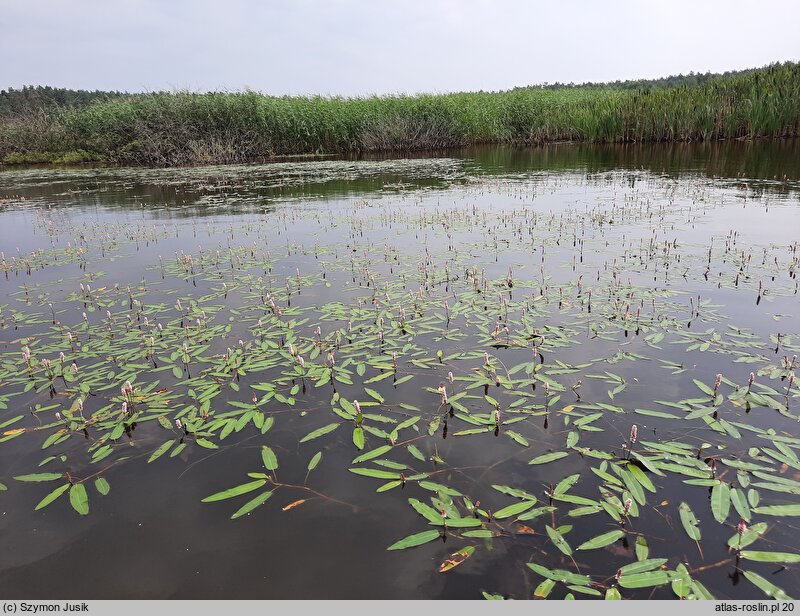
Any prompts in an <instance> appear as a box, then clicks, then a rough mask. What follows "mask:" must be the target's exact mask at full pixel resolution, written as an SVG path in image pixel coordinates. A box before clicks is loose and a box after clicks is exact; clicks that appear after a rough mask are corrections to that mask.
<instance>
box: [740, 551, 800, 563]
mask: <svg viewBox="0 0 800 616" xmlns="http://www.w3.org/2000/svg"><path fill="white" fill-rule="evenodd" d="M741 557H742V558H744V559H746V560H754V561H757V562H760V563H800V554H790V553H788V552H756V551H752V550H742V552H741Z"/></svg>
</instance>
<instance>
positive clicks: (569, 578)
mask: <svg viewBox="0 0 800 616" xmlns="http://www.w3.org/2000/svg"><path fill="white" fill-rule="evenodd" d="M526 564H527V565H528V567H529V568H530V569H532V570H533V571H535V572H536V573H538V574H539V575H541V576H543V577H546V578H548V579H550V580H553V581H555V582H561V583H563V584H579V585H581V586H588V585H589V584H590V583H591V578H590V577H589V576H588V575H581V574H578V573H572V572H571V571H567V570H565V569H548V568H547V567H543V566H542V565H539V564H537V563H526Z"/></svg>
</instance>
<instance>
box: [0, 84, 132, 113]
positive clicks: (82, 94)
mask: <svg viewBox="0 0 800 616" xmlns="http://www.w3.org/2000/svg"><path fill="white" fill-rule="evenodd" d="M121 96H125V93H123V92H106V91H102V90H70V89H69V88H52V87H50V86H23V87H22V88H19V89H14V88H9V89H8V90H0V117H3V116H11V115H19V114H24V113H30V112H31V111H37V110H39V109H52V108H55V107H86V106H87V105H90V104H92V103H96V102H98V101H108V100H111V99H114V98H119V97H121Z"/></svg>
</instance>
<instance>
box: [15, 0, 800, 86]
mask: <svg viewBox="0 0 800 616" xmlns="http://www.w3.org/2000/svg"><path fill="white" fill-rule="evenodd" d="M798 23H800V1H799V0H760V1H757V2H744V1H738V0H720V1H717V0H665V1H657V0H641V1H636V2H634V1H632V0H586V1H583V0H572V1H570V0H551V1H549V2H536V1H534V0H528V1H525V0H519V1H517V0H486V1H484V0H419V1H418V0H395V1H393V2H388V1H382V0H296V1H293V2H290V1H283V2H281V1H274V0H197V1H192V2H190V1H186V0H0V89H5V88H8V87H9V86H11V87H20V86H22V85H25V84H31V85H53V86H63V87H69V88H85V89H103V90H112V89H113V90H128V91H144V90H161V89H168V90H172V89H190V90H198V91H202V90H220V89H228V90H241V89H246V88H249V89H253V90H261V91H263V92H266V93H270V94H315V93H319V94H342V95H361V94H373V93H377V94H385V93H392V92H406V93H415V92H448V91H457V90H481V89H482V90H498V89H507V88H512V87H514V86H522V85H529V84H537V83H544V82H550V83H552V82H555V81H561V82H576V83H577V82H583V81H609V80H611V81H613V80H615V79H634V78H642V77H644V78H648V77H659V76H666V75H670V74H677V73H688V72H689V71H695V72H705V71H709V70H710V71H715V72H717V71H725V70H731V69H739V68H747V67H754V66H762V65H764V64H768V63H770V62H775V61H786V60H800V35H798V34H797V31H796V29H797V25H798Z"/></svg>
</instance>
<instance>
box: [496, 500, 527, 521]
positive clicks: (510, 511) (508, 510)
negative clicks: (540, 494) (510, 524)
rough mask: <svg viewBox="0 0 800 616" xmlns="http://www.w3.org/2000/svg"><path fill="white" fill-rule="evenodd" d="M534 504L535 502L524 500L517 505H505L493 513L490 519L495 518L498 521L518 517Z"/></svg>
mask: <svg viewBox="0 0 800 616" xmlns="http://www.w3.org/2000/svg"><path fill="white" fill-rule="evenodd" d="M535 504H536V501H535V500H534V501H531V500H524V501H521V502H519V503H514V504H512V505H507V506H506V507H503V508H502V509H498V510H497V511H495V512H494V514H493V516H492V517H494V518H497V519H498V520H504V519H505V518H510V517H512V516H515V515H519V514H520V513H522V512H523V511H527V510H528V509H530V508H531V507H533V506H534V505H535Z"/></svg>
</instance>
